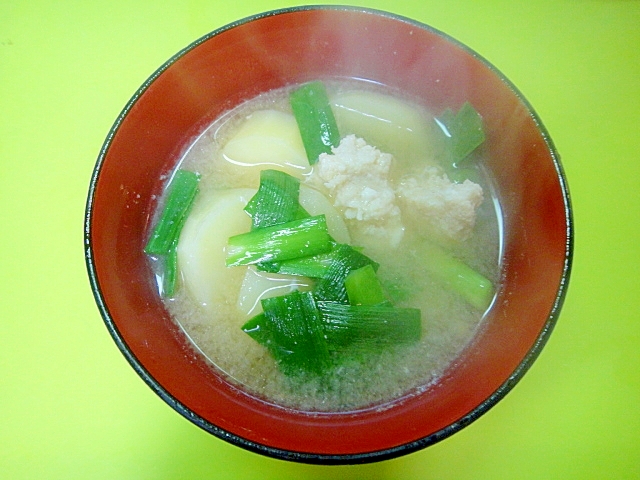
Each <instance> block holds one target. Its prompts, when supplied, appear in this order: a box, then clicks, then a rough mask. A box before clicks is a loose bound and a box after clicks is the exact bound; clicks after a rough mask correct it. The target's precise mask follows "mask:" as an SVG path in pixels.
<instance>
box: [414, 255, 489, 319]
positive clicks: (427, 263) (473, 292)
mask: <svg viewBox="0 0 640 480" xmlns="http://www.w3.org/2000/svg"><path fill="white" fill-rule="evenodd" d="M426 247H427V253H426V254H425V257H424V262H423V264H424V268H425V270H427V271H428V272H429V273H430V274H432V275H433V276H434V277H435V278H436V279H437V280H439V281H440V282H442V283H443V284H445V285H447V286H448V287H449V288H451V289H452V290H453V291H455V292H456V293H457V294H458V295H460V296H461V297H462V298H464V300H465V301H466V302H467V303H469V304H470V305H471V306H473V307H474V308H476V309H478V310H481V311H485V310H486V309H487V308H489V305H490V304H491V302H492V300H493V297H494V294H495V287H494V286H493V283H492V282H491V280H489V279H488V278H486V277H485V276H484V275H482V274H481V273H479V272H477V271H475V270H474V269H473V268H471V267H469V266H468V265H467V264H465V263H464V262H462V261H461V260H459V259H457V258H455V257H453V256H451V255H450V254H449V253H447V252H446V251H445V250H443V249H442V248H440V247H438V246H436V245H433V244H430V245H427V246H426Z"/></svg>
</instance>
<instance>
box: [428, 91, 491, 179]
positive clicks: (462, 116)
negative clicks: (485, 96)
mask: <svg viewBox="0 0 640 480" xmlns="http://www.w3.org/2000/svg"><path fill="white" fill-rule="evenodd" d="M435 121H436V123H437V124H438V125H439V126H440V129H441V131H442V133H443V135H444V144H445V148H446V150H447V156H448V157H449V160H450V162H451V164H452V165H453V166H454V167H457V166H459V164H460V162H462V161H463V160H464V159H465V158H467V157H468V156H469V155H470V154H471V153H472V152H473V151H474V150H475V149H476V148H478V147H479V146H480V145H481V144H482V143H484V141H485V139H486V136H485V132H484V128H483V121H482V116H481V115H480V114H479V113H478V112H477V110H476V109H475V108H473V106H472V105H471V104H470V103H469V102H465V104H464V105H462V107H461V108H460V110H458V112H457V113H455V114H454V113H453V111H451V110H450V109H447V110H445V111H444V112H443V113H442V114H441V115H440V117H438V118H436V119H435Z"/></svg>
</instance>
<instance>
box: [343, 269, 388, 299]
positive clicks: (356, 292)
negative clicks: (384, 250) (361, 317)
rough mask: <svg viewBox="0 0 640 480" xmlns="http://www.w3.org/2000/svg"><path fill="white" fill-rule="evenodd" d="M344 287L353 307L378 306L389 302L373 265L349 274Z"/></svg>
mask: <svg viewBox="0 0 640 480" xmlns="http://www.w3.org/2000/svg"><path fill="white" fill-rule="evenodd" d="M344 286H345V288H346V289H347V296H348V297H349V303H350V304H351V305H377V304H380V303H383V302H386V301H387V297H386V295H385V294H384V290H383V289H382V284H381V283H380V280H379V279H378V276H377V275H376V271H375V270H374V269H373V265H371V264H368V265H365V266H364V267H360V268H358V269H356V270H352V271H351V272H349V274H348V275H347V278H345V280H344Z"/></svg>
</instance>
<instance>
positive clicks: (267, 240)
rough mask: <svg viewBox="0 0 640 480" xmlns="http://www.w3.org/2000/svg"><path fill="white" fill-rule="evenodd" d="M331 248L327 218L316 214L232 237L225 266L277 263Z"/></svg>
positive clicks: (228, 245)
mask: <svg viewBox="0 0 640 480" xmlns="http://www.w3.org/2000/svg"><path fill="white" fill-rule="evenodd" d="M331 247H332V240H331V236H330V235H329V231H328V230H327V221H326V219H325V216H324V215H316V216H314V217H308V218H302V219H299V220H293V221H291V222H287V223H283V224H281V225H275V226H273V227H265V228H259V229H256V230H252V231H251V232H248V233H242V234H240V235H235V236H233V237H230V238H229V241H228V244H227V258H226V264H227V266H228V267H231V266H236V265H251V264H256V263H262V262H278V261H282V260H289V259H291V258H298V257H306V256H310V255H317V254H319V253H324V252H328V251H329V250H331Z"/></svg>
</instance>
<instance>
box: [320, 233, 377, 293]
mask: <svg viewBox="0 0 640 480" xmlns="http://www.w3.org/2000/svg"><path fill="white" fill-rule="evenodd" d="M331 254H332V256H333V260H332V263H331V265H330V266H329V268H328V269H327V271H326V273H325V274H324V275H323V276H322V278H320V279H319V280H318V283H317V284H316V287H315V290H314V294H315V296H316V298H317V299H318V300H329V301H333V302H340V303H347V302H348V301H349V299H348V297H347V289H346V287H345V284H344V281H345V279H346V278H347V275H349V272H351V271H352V270H356V269H358V268H360V267H364V266H365V265H371V266H372V267H373V269H374V270H377V269H378V266H379V265H378V264H377V263H376V262H374V261H373V260H371V259H370V258H369V257H367V256H366V255H364V254H362V253H360V252H358V251H357V250H356V249H354V248H353V247H351V246H349V245H346V244H338V245H336V247H335V248H334V249H333V250H332V252H331Z"/></svg>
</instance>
